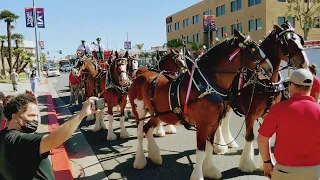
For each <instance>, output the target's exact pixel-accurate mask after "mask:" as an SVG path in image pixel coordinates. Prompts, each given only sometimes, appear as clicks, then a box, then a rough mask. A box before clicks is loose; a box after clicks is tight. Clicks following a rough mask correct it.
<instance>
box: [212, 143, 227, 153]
mask: <svg viewBox="0 0 320 180" xmlns="http://www.w3.org/2000/svg"><path fill="white" fill-rule="evenodd" d="M213 151H214V153H216V154H219V155H221V154H226V153H227V152H228V151H229V149H228V146H220V145H216V144H215V145H214V146H213Z"/></svg>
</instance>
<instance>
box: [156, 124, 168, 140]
mask: <svg viewBox="0 0 320 180" xmlns="http://www.w3.org/2000/svg"><path fill="white" fill-rule="evenodd" d="M155 135H156V136H158V137H163V136H165V135H166V132H165V131H164V129H163V123H162V122H161V123H160V124H159V125H158V126H157V127H156V133H155Z"/></svg>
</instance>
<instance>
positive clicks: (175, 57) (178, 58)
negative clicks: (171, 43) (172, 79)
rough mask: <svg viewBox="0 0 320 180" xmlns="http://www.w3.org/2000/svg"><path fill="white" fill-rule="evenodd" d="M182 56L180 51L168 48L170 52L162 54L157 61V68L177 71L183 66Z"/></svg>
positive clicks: (172, 71)
mask: <svg viewBox="0 0 320 180" xmlns="http://www.w3.org/2000/svg"><path fill="white" fill-rule="evenodd" d="M182 57H183V53H182V52H179V51H174V50H170V53H168V54H166V55H164V56H163V57H162V58H161V59H160V60H159V61H157V64H158V70H166V71H169V72H171V73H176V72H179V71H180V70H181V69H182V68H184V67H185V62H184V60H183V59H182Z"/></svg>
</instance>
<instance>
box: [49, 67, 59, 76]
mask: <svg viewBox="0 0 320 180" xmlns="http://www.w3.org/2000/svg"><path fill="white" fill-rule="evenodd" d="M47 73H48V74H47V77H49V76H60V72H59V69H58V68H56V67H50V68H49V69H48V71H47Z"/></svg>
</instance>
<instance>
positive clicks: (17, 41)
mask: <svg viewBox="0 0 320 180" xmlns="http://www.w3.org/2000/svg"><path fill="white" fill-rule="evenodd" d="M23 39H24V36H23V35H22V34H18V33H14V34H12V40H14V41H15V44H16V47H15V51H18V52H15V55H16V61H15V62H14V64H13V67H15V66H16V69H19V64H20V63H19V56H20V53H19V52H21V51H23V49H22V50H20V49H19V45H20V44H21V43H22V42H23Z"/></svg>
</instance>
